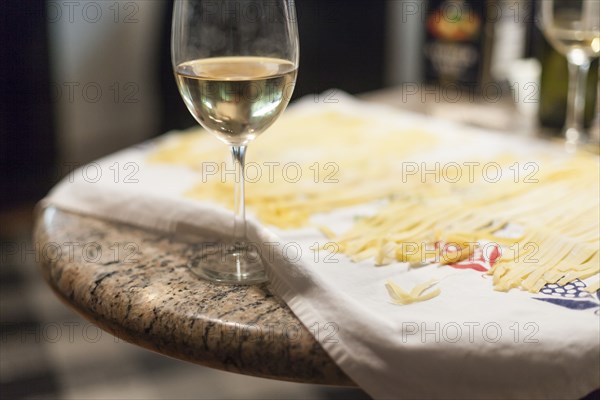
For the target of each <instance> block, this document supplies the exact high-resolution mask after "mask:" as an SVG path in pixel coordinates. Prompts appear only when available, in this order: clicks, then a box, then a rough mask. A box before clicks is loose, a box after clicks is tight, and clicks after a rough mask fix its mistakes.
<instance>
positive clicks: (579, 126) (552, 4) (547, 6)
mask: <svg viewBox="0 0 600 400" xmlns="http://www.w3.org/2000/svg"><path fill="white" fill-rule="evenodd" d="M538 9H539V21H538V22H539V23H540V26H541V28H542V32H543V33H544V36H545V37H546V39H548V41H549V42H550V43H551V44H552V46H553V47H554V48H555V49H556V50H557V51H559V52H560V53H562V54H563V55H565V56H566V57H567V61H568V65H569V93H568V98H567V118H566V121H565V127H564V128H563V134H564V136H565V138H566V140H567V145H568V146H571V147H572V146H573V145H578V144H581V143H583V142H585V141H586V140H587V139H588V138H587V136H586V134H585V131H584V127H583V113H584V110H585V88H586V80H587V75H588V71H589V69H590V63H591V60H592V59H593V58H595V57H598V55H599V54H600V1H599V0H538ZM599 101H600V99H599Z"/></svg>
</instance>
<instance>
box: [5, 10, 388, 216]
mask: <svg viewBox="0 0 600 400" xmlns="http://www.w3.org/2000/svg"><path fill="white" fill-rule="evenodd" d="M172 2H173V0H169V1H168V3H169V4H168V6H167V7H166V8H165V9H166V10H168V11H167V12H166V13H165V14H164V17H163V18H162V26H161V27H160V30H161V34H160V35H159V37H160V38H161V40H160V43H157V46H159V48H160V50H159V52H158V54H159V56H158V57H157V59H156V60H154V63H156V64H158V65H159V66H160V68H159V69H158V70H159V73H158V74H157V76H155V79H156V81H157V82H158V84H159V86H158V87H159V88H160V89H159V90H160V93H159V95H158V98H159V99H160V110H161V111H160V113H161V115H160V118H159V123H158V124H156V126H155V129H154V131H153V132H151V133H149V134H150V135H151V136H156V135H158V134H160V133H163V132H166V131H168V130H169V129H181V128H186V127H189V126H192V125H194V124H195V121H194V120H193V119H192V117H191V116H190V114H189V112H188V111H187V110H186V109H185V106H184V105H183V102H182V100H181V98H180V96H179V93H178V92H177V88H176V86H175V81H174V79H173V73H172V69H171V62H170V48H169V44H170V24H171V9H172V5H171V4H172ZM296 7H297V13H298V24H299V32H300V44H301V47H300V54H301V56H300V60H301V61H300V71H301V72H300V73H299V77H298V81H297V85H296V89H295V91H294V98H297V97H300V96H303V95H305V94H308V93H319V92H322V91H324V90H326V89H329V88H334V87H335V88H339V89H342V90H344V91H347V92H349V93H360V92H365V91H369V90H373V89H377V88H381V87H382V86H383V68H384V67H383V62H384V32H385V15H384V11H385V2H384V1H371V2H368V5H367V3H366V2H364V1H348V0H345V1H342V0H329V1H318V0H300V1H298V2H297V4H296ZM46 12H47V10H46V4H45V2H44V1H41V0H27V1H7V2H3V4H2V11H1V17H0V18H1V19H0V37H1V38H2V54H1V55H0V79H1V82H2V85H1V86H2V91H1V99H0V103H1V107H2V108H1V110H2V111H1V113H0V116H1V117H0V121H1V122H0V124H1V125H0V207H12V206H15V205H18V204H21V203H23V202H28V201H29V202H31V201H36V200H38V199H40V198H41V197H43V196H44V194H45V193H47V191H48V190H49V189H50V187H51V186H52V185H53V184H54V183H56V181H57V180H58V178H60V171H59V170H58V169H57V165H56V164H57V154H56V152H57V145H56V117H55V115H54V110H53V103H52V102H51V101H50V98H51V94H50V91H51V86H50V80H51V71H50V59H49V54H50V52H49V39H48V27H47V20H48V19H47V16H46ZM358 55H359V56H358ZM357 57H359V58H357ZM108 62H110V61H108Z"/></svg>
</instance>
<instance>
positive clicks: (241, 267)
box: [171, 0, 299, 284]
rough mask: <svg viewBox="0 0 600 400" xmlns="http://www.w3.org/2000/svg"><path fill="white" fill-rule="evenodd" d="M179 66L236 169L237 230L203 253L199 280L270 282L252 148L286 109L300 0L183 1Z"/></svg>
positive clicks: (177, 24) (185, 90)
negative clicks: (253, 185)
mask: <svg viewBox="0 0 600 400" xmlns="http://www.w3.org/2000/svg"><path fill="white" fill-rule="evenodd" d="M172 28H173V29H172V37H171V39H172V42H171V50H172V63H173V70H174V72H175V77H176V80H177V86H178V88H179V92H180V94H181V96H182V98H183V101H184V103H185V105H186V106H187V108H188V110H189V111H190V113H191V114H192V115H193V116H194V118H195V119H196V121H198V123H199V124H200V125H201V126H202V127H204V128H205V129H206V130H207V131H208V132H210V133H211V134H213V135H214V136H215V137H216V138H217V139H220V140H221V141H223V142H224V143H225V144H227V145H228V146H229V147H230V150H231V155H232V158H233V163H234V165H235V168H236V174H235V175H236V178H235V181H236V182H235V193H234V228H233V236H232V238H231V239H230V240H226V241H224V242H223V245H222V246H212V247H210V248H207V249H205V250H203V254H200V255H199V257H198V259H200V262H199V263H198V264H195V265H193V266H190V269H191V270H192V272H194V273H195V274H196V275H198V276H200V277H202V278H206V279H209V280H212V281H216V282H221V283H232V284H255V283H259V282H264V281H265V280H266V274H265V270H264V266H263V263H262V259H261V257H260V254H259V251H258V246H256V245H252V244H251V243H249V242H248V239H247V236H246V216H245V204H244V181H245V179H244V163H245V155H246V148H247V146H248V144H249V143H250V142H251V141H253V140H254V139H255V138H256V137H257V136H258V135H260V134H262V133H263V132H264V131H265V130H266V129H267V128H269V127H270V126H271V125H272V124H273V123H274V122H275V121H276V120H277V118H278V117H279V116H280V115H281V113H282V112H283V111H284V110H285V108H286V106H287V104H288V102H289V100H290V96H291V94H292V92H293V89H294V85H295V81H296V74H297V69H298V60H299V44H298V30H297V25H296V13H295V8H294V1H293V0H220V1H215V0H176V2H175V5H174V9H173V26H172Z"/></svg>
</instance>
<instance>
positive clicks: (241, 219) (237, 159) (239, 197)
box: [231, 146, 246, 249]
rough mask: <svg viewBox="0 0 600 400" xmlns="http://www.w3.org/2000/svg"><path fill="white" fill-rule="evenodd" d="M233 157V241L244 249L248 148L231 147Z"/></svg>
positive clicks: (237, 246) (236, 245)
mask: <svg viewBox="0 0 600 400" xmlns="http://www.w3.org/2000/svg"><path fill="white" fill-rule="evenodd" d="M231 155H232V157H233V164H234V166H235V191H234V196H235V197H234V202H233V212H234V220H233V240H234V245H235V247H236V248H237V249H242V248H243V247H244V246H245V243H246V207H245V202H244V182H245V181H246V179H245V175H244V164H245V160H246V146H231Z"/></svg>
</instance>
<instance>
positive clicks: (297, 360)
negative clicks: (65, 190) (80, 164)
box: [35, 208, 354, 386]
mask: <svg viewBox="0 0 600 400" xmlns="http://www.w3.org/2000/svg"><path fill="white" fill-rule="evenodd" d="M35 241H36V245H37V251H38V259H39V262H40V265H41V269H42V273H43V275H44V277H45V279H46V280H47V282H48V283H49V284H50V286H51V287H52V288H53V289H54V291H55V292H56V293H57V295H58V296H59V297H61V298H62V299H63V300H64V301H65V302H66V303H67V304H69V305H70V306H72V307H73V308H74V309H75V310H77V311H78V312H79V313H80V314H82V315H83V316H84V317H86V318H87V319H89V320H90V321H92V322H94V323H95V324H97V325H98V326H99V327H100V328H102V329H104V330H106V331H108V332H110V333H112V334H114V335H116V336H118V337H120V338H123V339H125V340H127V341H129V342H131V343H134V344H137V345H140V346H143V347H145V348H147V349H150V350H153V351H157V352H159V353H163V354H165V355H168V356H171V357H175V358H179V359H182V360H187V361H191V362H194V363H198V364H202V365H205V366H208V367H213V368H218V369H223V370H226V371H231V372H238V373H243V374H248V375H254V376H260V377H266V378H273V379H282V380H290V381H298V382H307V383H318V384H330V385H340V386H354V383H353V382H352V381H351V380H350V379H349V378H348V377H347V376H346V375H345V374H344V373H343V372H342V371H341V370H340V369H339V368H338V367H337V366H336V365H335V363H334V362H333V361H332V360H331V358H330V357H329V356H328V355H327V354H326V353H325V351H324V350H323V349H322V347H321V346H320V345H319V343H318V342H317V341H315V339H314V338H313V336H312V335H311V334H310V332H309V331H308V330H307V329H306V328H305V327H304V326H303V325H302V324H301V323H300V321H299V320H298V319H297V318H296V317H295V316H294V315H293V314H292V312H291V311H290V309H289V308H288V307H287V306H286V305H285V304H284V303H283V302H282V301H280V300H279V299H278V298H276V297H274V296H273V295H272V294H271V293H269V291H268V289H267V287H266V285H264V284H263V285H259V286H226V285H218V284H214V283H211V282H208V281H204V280H201V279H198V278H197V277H195V276H194V275H193V274H192V273H191V272H190V271H189V270H188V268H187V264H186V262H187V260H188V259H189V257H190V255H191V254H193V252H194V249H195V248H197V247H195V246H194V244H191V243H189V242H188V243H186V242H185V241H183V240H181V239H175V238H172V237H169V236H165V235H162V234H159V233H155V232H149V231H145V230H140V229H137V228H134V227H130V226H126V225H121V224H116V223H112V222H107V221H102V220H98V219H94V218H91V217H86V216H80V215H76V214H72V213H67V212H64V211H60V210H57V209H55V208H47V209H41V208H40V209H39V210H38V215H37V220H36V229H35Z"/></svg>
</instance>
